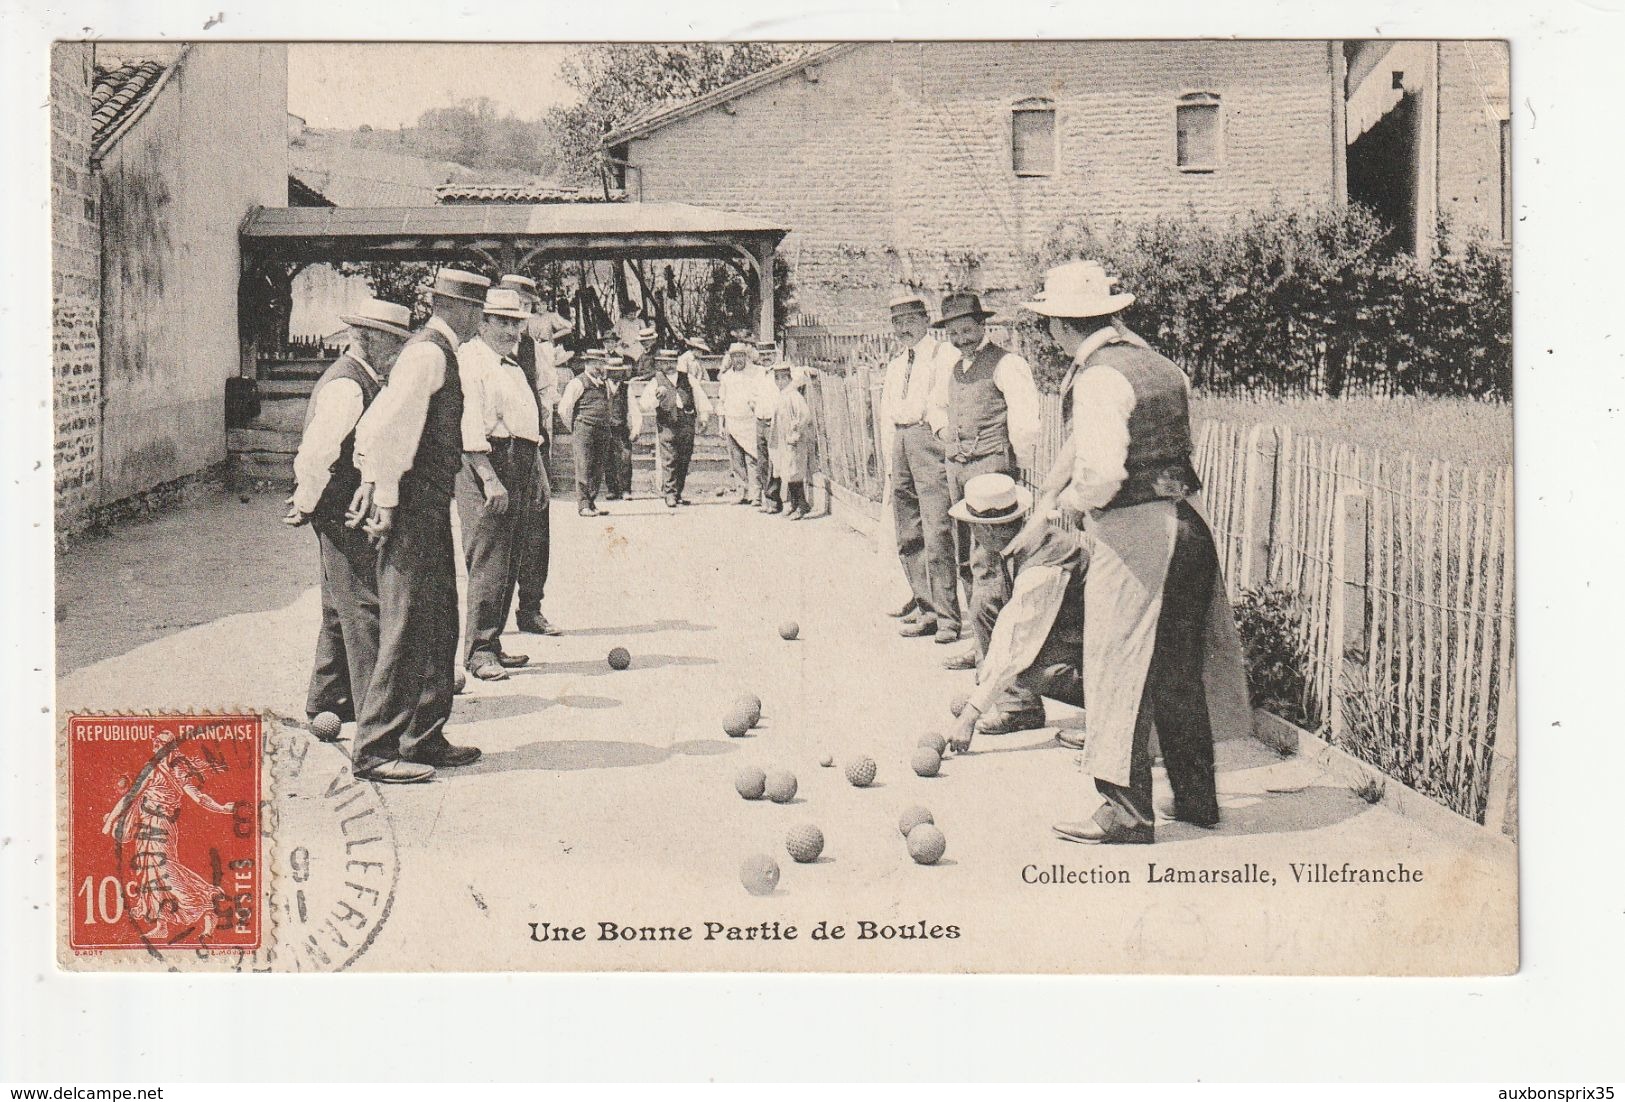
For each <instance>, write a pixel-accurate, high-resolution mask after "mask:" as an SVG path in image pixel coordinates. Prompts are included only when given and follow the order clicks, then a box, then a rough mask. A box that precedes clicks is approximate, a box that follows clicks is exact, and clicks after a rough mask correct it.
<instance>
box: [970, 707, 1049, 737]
mask: <svg viewBox="0 0 1625 1102" xmlns="http://www.w3.org/2000/svg"><path fill="white" fill-rule="evenodd" d="M1043 727H1044V712H1043V709H1039V710H1038V711H1036V712H1006V711H1004V710H1003V709H998V710H995V711H993V712H990V713H988V714H987V715H985V716H983V717H981V718H980V719H978V720H977V721H976V733H977V734H978V735H1013V734H1015V733H1016V732H1017V731H1038V730H1042V729H1043Z"/></svg>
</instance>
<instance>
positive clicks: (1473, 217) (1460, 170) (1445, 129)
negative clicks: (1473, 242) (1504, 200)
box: [1439, 42, 1510, 240]
mask: <svg viewBox="0 0 1625 1102" xmlns="http://www.w3.org/2000/svg"><path fill="white" fill-rule="evenodd" d="M1509 80H1510V72H1509V68H1508V59H1507V44H1506V43H1505V42H1443V43H1440V46H1439V212H1440V213H1441V214H1443V215H1445V216H1446V217H1447V218H1449V219H1450V220H1451V221H1452V222H1453V223H1454V225H1455V227H1456V228H1457V229H1458V230H1461V231H1465V232H1468V233H1482V234H1484V235H1486V236H1488V237H1489V238H1490V239H1491V240H1500V239H1501V168H1502V166H1501V121H1502V120H1503V119H1505V118H1506V117H1507V107H1508V99H1509V92H1510V89H1509Z"/></svg>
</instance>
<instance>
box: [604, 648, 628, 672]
mask: <svg viewBox="0 0 1625 1102" xmlns="http://www.w3.org/2000/svg"><path fill="white" fill-rule="evenodd" d="M631 664H632V652H631V651H629V650H627V649H626V648H625V647H616V648H615V649H614V650H612V651H610V652H609V668H610V669H612V670H624V669H626V667H628V666H630V665H631Z"/></svg>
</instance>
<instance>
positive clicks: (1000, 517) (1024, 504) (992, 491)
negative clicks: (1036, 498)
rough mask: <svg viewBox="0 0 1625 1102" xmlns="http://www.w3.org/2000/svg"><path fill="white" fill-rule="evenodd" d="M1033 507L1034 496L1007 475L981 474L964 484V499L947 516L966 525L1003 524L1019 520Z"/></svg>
mask: <svg viewBox="0 0 1625 1102" xmlns="http://www.w3.org/2000/svg"><path fill="white" fill-rule="evenodd" d="M1032 507H1033V492H1032V491H1031V490H1029V489H1027V487H1025V486H1018V485H1016V480H1015V479H1013V478H1011V477H1010V476H1009V475H1007V474H979V475H977V476H976V477H975V478H973V479H971V480H970V481H969V482H966V483H965V499H964V500H963V501H960V502H956V503H955V504H954V505H953V507H952V508H950V509H949V510H948V515H949V516H951V517H953V518H954V519H955V520H962V521H964V522H965V523H966V524H1004V523H1005V522H1006V521H1012V520H1020V519H1021V517H1022V515H1023V514H1024V513H1026V512H1027V510H1028V509H1031V508H1032Z"/></svg>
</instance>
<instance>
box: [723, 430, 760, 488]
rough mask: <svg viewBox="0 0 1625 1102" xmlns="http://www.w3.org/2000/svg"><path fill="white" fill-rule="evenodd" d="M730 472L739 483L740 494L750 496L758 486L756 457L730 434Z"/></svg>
mask: <svg viewBox="0 0 1625 1102" xmlns="http://www.w3.org/2000/svg"><path fill="white" fill-rule="evenodd" d="M728 474H729V475H730V476H731V477H732V478H733V480H734V481H735V482H736V483H738V484H739V496H740V497H741V498H749V497H750V496H751V491H752V490H754V489H755V487H756V457H755V456H754V455H752V454H750V452H748V451H746V450H745V446H744V445H743V444H741V443H740V442H739V441H737V440H735V439H734V438H733V437H732V436H731V435H729V436H728Z"/></svg>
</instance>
